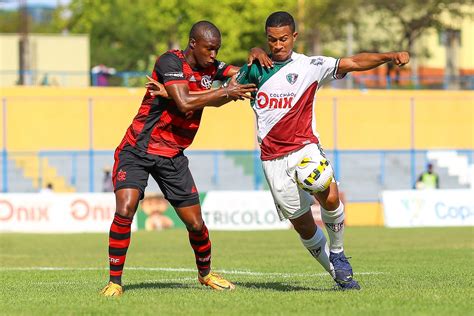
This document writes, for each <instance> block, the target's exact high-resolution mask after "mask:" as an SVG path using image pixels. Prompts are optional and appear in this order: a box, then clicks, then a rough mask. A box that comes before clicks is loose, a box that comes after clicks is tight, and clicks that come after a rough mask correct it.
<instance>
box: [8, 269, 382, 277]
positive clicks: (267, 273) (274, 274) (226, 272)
mask: <svg viewBox="0 0 474 316" xmlns="http://www.w3.org/2000/svg"><path fill="white" fill-rule="evenodd" d="M103 270H108V268H71V267H0V272H3V271H103ZM124 270H129V271H130V270H132V271H160V272H193V273H196V269H189V268H151V267H125V269H124ZM216 272H220V273H225V274H234V275H236V274H239V275H250V276H276V277H284V278H291V277H312V276H313V277H314V276H327V275H328V274H327V273H326V272H321V273H280V272H256V271H248V270H247V271H241V270H216ZM354 274H355V275H378V274H387V273H386V272H377V271H371V272H356V273H354Z"/></svg>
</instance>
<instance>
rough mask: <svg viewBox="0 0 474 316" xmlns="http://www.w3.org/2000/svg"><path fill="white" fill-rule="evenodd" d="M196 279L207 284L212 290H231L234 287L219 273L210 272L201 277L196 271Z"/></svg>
mask: <svg viewBox="0 0 474 316" xmlns="http://www.w3.org/2000/svg"><path fill="white" fill-rule="evenodd" d="M198 280H199V282H200V283H201V284H202V285H205V286H209V287H211V288H212V289H214V290H218V291H232V290H234V289H235V285H234V284H232V283H231V282H229V281H227V280H226V279H224V278H223V277H221V276H220V275H219V274H217V273H215V272H210V273H209V274H208V275H206V276H204V277H202V276H201V275H200V274H199V273H198Z"/></svg>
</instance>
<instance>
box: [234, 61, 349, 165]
mask: <svg viewBox="0 0 474 316" xmlns="http://www.w3.org/2000/svg"><path fill="white" fill-rule="evenodd" d="M338 65H339V59H335V58H332V57H325V56H311V57H309V56H306V55H303V54H297V53H295V52H293V53H292V54H291V57H290V58H289V59H288V60H286V61H285V62H274V67H273V68H270V69H266V68H263V67H262V66H261V65H260V64H259V63H258V62H257V63H253V64H252V65H251V66H250V68H249V67H248V66H247V65H245V66H243V67H242V68H241V69H240V71H239V74H238V76H237V81H238V82H239V83H255V84H256V85H257V88H258V91H257V92H256V93H254V94H253V97H254V99H253V100H252V101H251V105H252V108H253V110H254V112H255V115H256V119H257V129H258V133H257V137H258V142H259V144H260V148H261V158H262V160H271V159H275V158H278V157H282V156H284V155H286V154H288V153H290V152H293V151H296V150H298V149H300V148H302V147H303V146H305V145H307V144H310V143H319V140H318V136H317V135H318V134H317V132H316V121H315V117H314V113H313V103H314V98H315V93H316V91H317V90H318V89H319V88H320V87H321V85H323V84H326V83H328V82H330V81H331V80H333V79H341V78H342V77H344V75H337V67H338Z"/></svg>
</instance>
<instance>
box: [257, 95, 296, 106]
mask: <svg viewBox="0 0 474 316" xmlns="http://www.w3.org/2000/svg"><path fill="white" fill-rule="evenodd" d="M294 97H295V94H294V93H282V94H278V93H270V95H268V94H266V93H265V92H259V93H257V98H256V99H257V101H256V104H257V107H259V108H260V109H264V108H266V107H268V108H269V109H289V108H291V102H292V101H293V98H294Z"/></svg>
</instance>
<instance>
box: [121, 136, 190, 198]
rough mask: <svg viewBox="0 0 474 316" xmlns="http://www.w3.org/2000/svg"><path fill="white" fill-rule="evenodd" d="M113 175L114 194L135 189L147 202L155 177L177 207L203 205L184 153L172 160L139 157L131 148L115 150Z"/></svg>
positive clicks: (147, 156) (150, 156)
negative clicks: (149, 179) (149, 178)
mask: <svg viewBox="0 0 474 316" xmlns="http://www.w3.org/2000/svg"><path fill="white" fill-rule="evenodd" d="M114 158H115V163H114V169H113V174H112V180H113V183H114V190H115V191H117V190H120V189H124V188H134V189H138V190H140V192H141V197H140V199H142V198H143V194H144V192H145V188H146V186H147V183H148V177H149V175H150V174H151V176H152V177H153V179H155V181H156V182H157V183H158V186H159V187H160V189H161V191H162V192H163V195H164V196H165V198H166V199H167V200H168V201H169V202H170V203H171V205H173V206H174V207H185V206H191V205H196V204H199V193H198V192H197V189H196V185H195V183H194V179H193V176H192V175H191V171H190V170H189V167H188V164H189V162H188V158H187V157H186V156H185V155H184V154H183V153H180V154H178V155H176V156H174V157H172V158H167V157H163V156H157V155H146V154H143V155H141V154H138V153H136V152H135V151H134V148H133V147H131V146H130V145H129V144H126V145H125V146H119V147H118V148H117V149H116V150H115V155H114Z"/></svg>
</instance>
